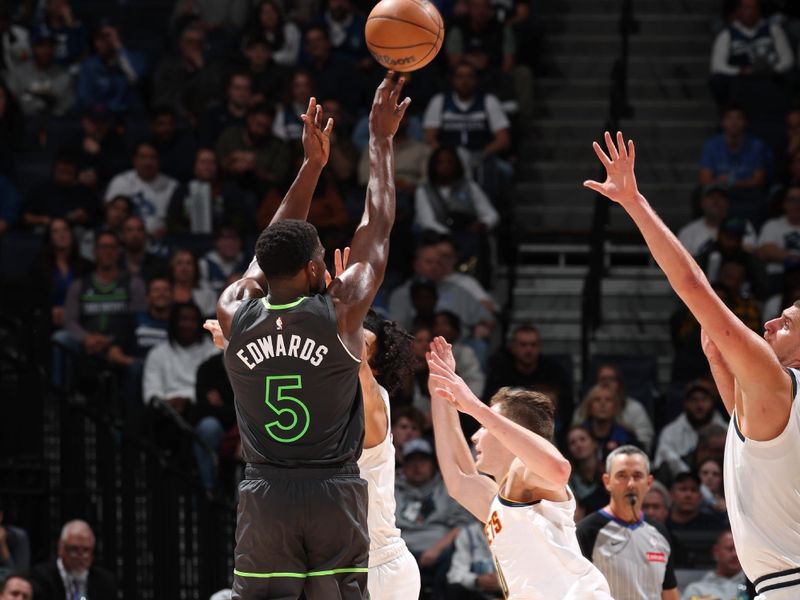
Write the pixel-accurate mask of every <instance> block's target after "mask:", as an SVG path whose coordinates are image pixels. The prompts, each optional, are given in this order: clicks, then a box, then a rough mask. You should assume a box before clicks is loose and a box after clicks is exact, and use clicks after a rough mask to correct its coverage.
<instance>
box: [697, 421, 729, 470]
mask: <svg viewBox="0 0 800 600" xmlns="http://www.w3.org/2000/svg"><path fill="white" fill-rule="evenodd" d="M727 437H728V427H727V426H724V427H723V426H722V425H719V424H718V423H709V424H708V425H706V426H705V427H701V428H700V430H699V431H698V432H697V448H695V451H694V461H693V463H692V464H695V465H701V464H703V463H704V462H705V461H707V460H708V459H713V460H716V461H717V462H718V463H720V464H722V463H723V459H724V456H725V439H726V438H727Z"/></svg>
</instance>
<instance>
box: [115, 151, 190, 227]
mask: <svg viewBox="0 0 800 600" xmlns="http://www.w3.org/2000/svg"><path fill="white" fill-rule="evenodd" d="M160 169H161V163H160V158H159V155H158V150H157V149H156V147H155V146H154V145H153V144H152V143H150V142H139V143H138V144H136V148H135V149H134V152H133V169H131V170H130V171H125V172H123V173H120V174H119V175H117V176H115V177H114V179H112V180H111V183H109V184H108V189H106V194H105V198H106V202H108V201H109V200H111V199H112V198H115V197H116V196H120V195H121V196H127V197H128V198H130V199H131V200H133V203H134V205H135V206H136V212H137V214H138V215H139V216H140V217H141V218H142V219H143V220H144V224H145V229H146V230H147V234H148V235H149V236H152V237H154V238H155V239H157V240H160V239H162V238H163V237H164V235H166V233H167V227H166V219H167V209H168V208H169V201H170V199H171V198H172V194H173V193H174V192H175V189H176V188H177V187H178V182H177V181H175V180H174V179H172V177H167V176H166V175H164V174H163V173H161V171H160Z"/></svg>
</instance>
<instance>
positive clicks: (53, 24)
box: [33, 0, 88, 68]
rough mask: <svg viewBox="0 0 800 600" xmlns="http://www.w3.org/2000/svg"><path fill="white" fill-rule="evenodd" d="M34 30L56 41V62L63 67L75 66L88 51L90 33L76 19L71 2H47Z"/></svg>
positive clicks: (51, 0) (47, 0) (60, 0)
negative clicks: (87, 43) (87, 44)
mask: <svg viewBox="0 0 800 600" xmlns="http://www.w3.org/2000/svg"><path fill="white" fill-rule="evenodd" d="M33 29H34V31H35V32H36V33H37V34H38V35H50V36H52V37H53V38H54V39H55V41H56V46H55V52H56V62H58V64H59V65H61V66H62V67H65V68H70V67H72V66H73V65H75V64H76V63H77V62H78V61H79V60H80V59H81V57H82V56H83V54H84V52H85V50H86V42H87V38H88V32H87V31H86V27H84V25H83V23H81V22H80V21H79V20H78V19H76V18H75V16H74V14H73V12H72V6H70V2H69V0H46V1H45V2H44V11H43V12H42V16H41V20H40V21H39V22H38V23H35V24H34V27H33Z"/></svg>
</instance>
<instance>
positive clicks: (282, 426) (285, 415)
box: [264, 375, 311, 444]
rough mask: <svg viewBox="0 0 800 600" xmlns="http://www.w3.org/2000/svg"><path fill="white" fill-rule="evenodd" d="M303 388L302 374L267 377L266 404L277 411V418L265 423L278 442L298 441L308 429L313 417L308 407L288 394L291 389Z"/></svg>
mask: <svg viewBox="0 0 800 600" xmlns="http://www.w3.org/2000/svg"><path fill="white" fill-rule="evenodd" d="M300 389H303V379H302V378H301V377H300V375H276V376H272V377H267V391H266V400H265V402H266V404H267V406H268V407H269V409H270V410H271V411H272V412H274V413H275V419H273V420H272V421H270V422H269V423H267V424H266V425H264V427H265V428H266V430H267V433H268V434H269V437H271V438H272V439H273V440H275V441H276V442H281V443H284V444H290V443H292V442H296V441H297V440H299V439H300V438H301V437H303V436H304V435H305V434H306V431H308V425H309V423H310V422H311V417H310V416H309V414H308V407H306V405H305V404H304V403H303V402H302V401H301V400H298V399H297V398H295V397H294V396H290V395H289V394H287V391H289V390H300Z"/></svg>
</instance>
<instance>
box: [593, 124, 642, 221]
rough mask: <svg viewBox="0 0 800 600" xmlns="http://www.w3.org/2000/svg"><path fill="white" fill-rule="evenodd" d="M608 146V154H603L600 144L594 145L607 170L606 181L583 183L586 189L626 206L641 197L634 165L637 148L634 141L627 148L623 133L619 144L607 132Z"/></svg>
mask: <svg viewBox="0 0 800 600" xmlns="http://www.w3.org/2000/svg"><path fill="white" fill-rule="evenodd" d="M605 140H606V146H607V147H608V154H606V153H605V152H603V149H602V148H601V147H600V144H598V143H597V142H593V143H592V147H593V148H594V151H595V154H597V158H599V159H600V162H601V163H603V166H604V167H605V168H606V180H605V181H604V182H603V183H600V182H598V181H592V180H587V181H584V182H583V185H584V187H587V188H589V189H590V190H594V191H595V192H599V193H601V194H603V195H604V196H606V197H607V198H609V199H611V200H613V201H614V202H617V203H619V204H622V205H625V204H629V203H631V202H633V201H634V200H636V198H637V197H638V195H639V188H638V187H637V185H636V173H635V172H634V165H635V163H636V148H635V147H634V145H633V140H628V145H627V148H626V146H625V140H624V138H623V137H622V133H621V132H619V131H618V132H617V143H616V144H614V140H612V139H611V134H610V133H608V132H607V131H606V134H605Z"/></svg>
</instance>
